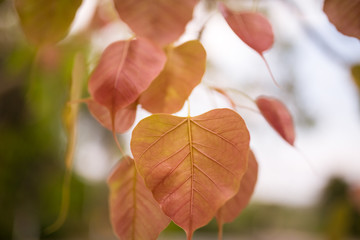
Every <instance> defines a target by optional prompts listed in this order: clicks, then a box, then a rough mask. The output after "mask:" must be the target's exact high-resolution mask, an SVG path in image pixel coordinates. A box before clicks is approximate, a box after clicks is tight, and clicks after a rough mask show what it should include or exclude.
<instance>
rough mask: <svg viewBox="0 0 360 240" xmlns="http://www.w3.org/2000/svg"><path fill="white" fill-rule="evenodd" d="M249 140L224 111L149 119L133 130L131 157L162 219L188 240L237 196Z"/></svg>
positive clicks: (237, 121)
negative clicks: (159, 207)
mask: <svg viewBox="0 0 360 240" xmlns="http://www.w3.org/2000/svg"><path fill="white" fill-rule="evenodd" d="M249 140H250V136H249V133H248V130H247V127H246V125H245V122H244V120H243V119H242V118H241V117H240V115H238V114H237V113H236V112H234V111H232V110H229V109H216V110H212V111H209V112H207V113H205V114H202V115H200V116H197V117H187V118H184V117H175V116H172V115H166V114H155V115H152V116H150V117H148V118H145V119H143V120H142V121H140V123H139V124H138V125H137V126H136V127H135V129H134V131H133V134H132V139H131V151H132V153H133V155H134V160H135V164H136V167H137V169H138V170H139V173H140V174H141V175H142V176H143V177H144V180H145V183H146V185H147V186H148V187H149V189H150V190H151V191H152V193H153V195H154V197H155V199H156V200H157V201H158V202H159V203H160V205H161V207H162V209H163V211H164V213H165V214H166V215H168V216H169V217H170V218H171V219H172V220H173V221H174V222H175V223H176V224H177V225H179V226H180V227H182V228H183V229H184V230H185V232H186V233H187V236H188V239H191V237H192V235H193V232H194V231H195V230H196V229H197V228H199V227H201V226H204V225H206V224H207V223H208V222H209V221H210V220H211V219H212V218H213V217H214V215H215V213H216V211H217V210H218V209H219V208H220V207H221V206H222V205H223V204H224V203H225V202H226V201H227V200H228V199H230V198H231V197H232V196H234V195H235V193H236V192H237V190H238V188H239V185H240V179H241V178H242V176H243V175H244V173H245V171H246V167H247V159H248V152H249ZM234 155H235V156H237V157H236V158H235V157H234Z"/></svg>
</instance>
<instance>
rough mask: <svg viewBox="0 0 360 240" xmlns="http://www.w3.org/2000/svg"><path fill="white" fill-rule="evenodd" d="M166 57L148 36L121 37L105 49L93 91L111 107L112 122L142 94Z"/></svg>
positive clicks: (100, 100)
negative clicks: (138, 37)
mask: <svg viewBox="0 0 360 240" xmlns="http://www.w3.org/2000/svg"><path fill="white" fill-rule="evenodd" d="M165 61H166V56H165V53H164V52H163V51H162V50H161V49H160V48H158V47H156V46H155V45H153V44H152V43H151V42H149V41H148V40H145V39H135V40H128V41H118V42H115V43H113V44H111V45H110V46H109V47H107V48H106V49H105V51H104V52H103V54H102V56H101V58H100V61H99V63H98V65H97V67H96V68H95V70H94V72H93V73H92V75H91V78H90V80H89V91H90V94H91V95H92V97H93V99H94V101H96V102H97V103H99V104H101V105H103V106H104V107H106V108H107V109H108V110H109V112H110V116H111V120H112V124H115V122H116V121H117V120H116V119H115V118H116V117H117V114H116V113H117V112H118V111H119V110H120V109H123V108H125V107H127V106H129V105H130V104H132V103H133V102H134V101H135V100H136V99H137V98H138V97H139V95H140V94H141V93H142V92H143V91H144V90H145V89H146V88H147V87H148V86H149V85H150V83H151V82H152V81H153V80H154V79H155V77H156V76H157V75H158V74H159V73H160V72H161V70H162V68H163V67H164V64H165ZM114 127H115V126H114Z"/></svg>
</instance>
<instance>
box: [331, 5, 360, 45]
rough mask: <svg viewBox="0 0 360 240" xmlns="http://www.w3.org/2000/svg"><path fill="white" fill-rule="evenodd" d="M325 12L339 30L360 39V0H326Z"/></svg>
mask: <svg viewBox="0 0 360 240" xmlns="http://www.w3.org/2000/svg"><path fill="white" fill-rule="evenodd" d="M324 12H325V13H326V15H327V16H328V18H329V20H330V22H331V23H333V24H334V25H335V27H336V29H337V30H338V31H339V32H341V33H343V34H345V35H348V36H351V37H356V38H359V39H360V0H325V2H324Z"/></svg>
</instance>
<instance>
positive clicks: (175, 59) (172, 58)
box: [139, 40, 206, 113]
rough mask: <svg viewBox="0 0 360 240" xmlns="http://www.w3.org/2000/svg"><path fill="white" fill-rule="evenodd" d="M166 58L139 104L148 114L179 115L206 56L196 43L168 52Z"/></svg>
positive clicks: (191, 42) (200, 73)
mask: <svg viewBox="0 0 360 240" xmlns="http://www.w3.org/2000/svg"><path fill="white" fill-rule="evenodd" d="M167 57H168V58H167V62H166V64H165V67H164V69H163V70H162V72H161V73H160V75H159V76H158V77H157V78H156V79H155V80H154V81H153V82H152V83H151V85H150V87H149V88H148V89H147V90H146V91H145V92H143V93H142V94H141V96H140V100H139V101H140V104H141V105H142V106H143V108H144V109H146V110H147V111H149V112H151V113H174V112H177V111H179V110H180V109H181V108H182V107H183V105H184V102H185V101H186V99H187V98H188V97H189V95H190V93H191V91H192V90H193V88H194V87H195V86H196V85H198V84H199V83H200V82H201V78H202V76H203V75H204V72H205V65H206V52H205V49H204V47H203V46H202V45H201V43H200V42H199V41H197V40H194V41H189V42H186V43H184V44H182V45H180V46H178V47H176V48H170V49H169V50H168V52H167Z"/></svg>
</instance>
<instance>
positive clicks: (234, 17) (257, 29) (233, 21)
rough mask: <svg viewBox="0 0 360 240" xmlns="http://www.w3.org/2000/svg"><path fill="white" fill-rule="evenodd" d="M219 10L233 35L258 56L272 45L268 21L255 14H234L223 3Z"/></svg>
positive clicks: (271, 33) (271, 32)
mask: <svg viewBox="0 0 360 240" xmlns="http://www.w3.org/2000/svg"><path fill="white" fill-rule="evenodd" d="M218 6H219V10H220V12H221V14H222V15H223V16H224V18H225V20H226V22H227V23H228V24H229V26H230V27H231V29H232V30H233V31H234V33H235V34H236V35H237V36H238V37H239V38H240V39H241V40H242V41H243V42H244V43H246V44H247V45H248V46H249V47H251V48H252V49H254V50H255V51H257V52H258V53H259V54H260V55H262V53H263V52H264V51H266V50H268V49H269V48H271V46H272V45H273V43H274V34H273V31H272V27H271V24H270V23H269V21H268V20H267V19H266V18H265V17H264V16H263V15H261V14H260V13H257V12H234V11H231V10H230V9H229V8H227V7H226V6H225V5H224V4H223V3H219V5H218Z"/></svg>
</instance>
